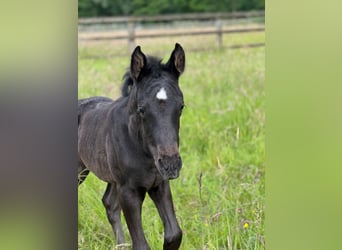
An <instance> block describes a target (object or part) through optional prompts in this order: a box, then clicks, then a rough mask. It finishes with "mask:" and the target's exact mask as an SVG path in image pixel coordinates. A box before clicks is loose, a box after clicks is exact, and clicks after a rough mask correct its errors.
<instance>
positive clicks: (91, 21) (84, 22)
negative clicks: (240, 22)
mask: <svg viewBox="0 0 342 250" xmlns="http://www.w3.org/2000/svg"><path fill="white" fill-rule="evenodd" d="M264 16H265V12H264V11H253V12H233V13H192V14H173V15H159V16H124V17H102V18H83V19H79V20H78V24H79V26H89V25H108V24H125V27H126V30H127V32H125V33H122V32H121V33H115V32H113V33H110V32H108V33H107V34H106V35H103V33H102V34H100V33H99V34H96V33H94V34H92V35H91V36H79V41H81V42H82V41H104V40H116V39H126V40H127V41H128V46H129V49H130V50H132V49H133V48H134V47H135V40H136V39H137V38H155V37H172V36H196V35H210V34H215V35H216V38H217V39H216V41H217V47H218V48H219V49H220V48H222V35H223V34H228V33H245V32H262V31H265V27H264V25H261V26H259V27H252V28H250V27H247V28H226V27H223V21H224V20H231V19H251V18H257V17H264ZM174 21H214V22H213V23H214V26H213V27H211V28H209V29H203V30H198V29H195V30H193V29H190V30H189V29H188V30H177V29H174V30H171V31H170V30H168V31H164V32H157V33H150V32H147V33H141V32H140V33H137V32H136V27H137V24H139V23H143V22H154V23H160V22H174ZM258 45H259V46H260V44H258ZM245 46H246V45H241V46H240V45H239V47H245ZM251 46H252V47H253V44H251Z"/></svg>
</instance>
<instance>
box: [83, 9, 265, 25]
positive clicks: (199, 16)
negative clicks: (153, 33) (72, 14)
mask: <svg viewBox="0 0 342 250" xmlns="http://www.w3.org/2000/svg"><path fill="white" fill-rule="evenodd" d="M264 16H265V11H249V12H222V13H189V14H170V15H157V16H121V17H92V18H81V19H79V20H78V24H80V25H94V24H112V23H128V22H143V21H150V22H163V21H180V20H215V19H240V18H253V17H264Z"/></svg>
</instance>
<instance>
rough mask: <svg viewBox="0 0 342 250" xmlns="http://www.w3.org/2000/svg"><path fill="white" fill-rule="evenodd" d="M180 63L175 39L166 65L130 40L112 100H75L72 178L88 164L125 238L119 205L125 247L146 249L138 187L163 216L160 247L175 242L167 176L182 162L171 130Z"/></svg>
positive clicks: (177, 233) (176, 116) (177, 232)
mask: <svg viewBox="0 0 342 250" xmlns="http://www.w3.org/2000/svg"><path fill="white" fill-rule="evenodd" d="M184 67H185V54H184V50H183V48H182V47H181V46H180V45H179V44H177V43H176V45H175V48H174V50H173V51H172V53H171V57H170V59H169V60H168V62H167V63H166V64H162V63H161V60H160V59H157V58H154V57H150V56H145V55H144V54H143V53H142V51H141V50H140V46H138V47H136V48H135V50H134V52H133V53H132V56H131V65H130V70H129V71H128V72H127V73H126V74H125V77H124V85H123V88H122V96H121V97H120V98H119V99H117V100H116V101H113V100H112V99H109V98H106V97H92V98H87V99H82V100H79V101H78V154H79V166H78V173H79V184H81V183H82V182H83V181H84V179H85V178H86V176H87V174H88V173H89V171H92V172H93V173H94V174H95V175H96V176H97V177H98V178H99V179H101V180H103V181H105V182H107V183H108V185H107V189H106V191H105V193H104V195H103V198H102V202H103V204H104V206H105V208H106V212H107V217H108V220H109V222H110V223H111V225H112V227H113V231H114V234H115V235H116V238H117V243H118V244H119V245H121V244H124V243H125V239H124V234H123V230H122V224H121V219H120V212H121V209H122V211H123V213H124V216H125V219H126V222H127V226H128V229H129V232H130V235H131V238H132V244H133V249H150V248H149V246H148V243H147V241H146V238H145V236H144V232H143V228H142V222H141V207H142V203H143V201H144V198H145V195H146V192H147V193H148V194H149V196H150V197H151V199H152V200H153V202H154V203H155V205H156V207H157V209H158V212H159V215H160V217H161V219H162V221H163V225H164V245H163V249H178V248H179V246H180V244H181V241H182V231H181V229H180V227H179V224H178V222H177V219H176V216H175V212H174V207H173V202H172V196H171V191H170V186H169V180H170V179H175V178H177V177H178V176H179V171H180V169H181V167H182V160H181V157H180V154H179V135H178V134H179V126H180V116H181V113H182V109H183V107H184V102H183V94H182V91H181V90H180V88H179V85H178V78H179V76H180V75H181V74H182V73H183V71H184Z"/></svg>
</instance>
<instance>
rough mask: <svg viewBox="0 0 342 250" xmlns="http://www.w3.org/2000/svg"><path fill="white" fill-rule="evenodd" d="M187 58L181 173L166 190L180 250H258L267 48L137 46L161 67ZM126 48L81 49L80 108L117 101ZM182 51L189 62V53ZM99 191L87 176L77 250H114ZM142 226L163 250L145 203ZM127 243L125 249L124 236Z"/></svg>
mask: <svg viewBox="0 0 342 250" xmlns="http://www.w3.org/2000/svg"><path fill="white" fill-rule="evenodd" d="M224 39H226V40H224V44H228V45H229V44H233V43H234V42H237V43H241V42H263V41H264V33H258V34H243V35H234V36H229V37H224ZM176 41H177V42H179V43H181V44H182V45H183V47H184V49H185V52H186V57H187V58H186V60H187V61H186V64H187V65H186V71H185V73H184V75H183V76H182V77H181V78H180V86H181V88H182V90H183V93H184V99H185V104H186V107H185V109H184V112H183V116H182V119H181V131H180V140H181V142H180V145H181V146H180V149H181V155H182V158H183V168H182V171H181V174H180V177H179V178H178V179H176V180H173V181H171V188H172V193H173V198H174V204H175V209H176V214H177V218H178V221H179V223H180V226H181V228H182V230H183V241H182V245H181V249H183V250H188V249H264V248H265V235H264V219H265V145H264V144H265V143H264V141H265V125H264V124H265V110H264V106H265V93H264V78H265V76H264V72H265V71H264V67H265V48H264V47H260V48H250V49H235V50H223V51H217V50H214V49H213V50H211V51H196V52H194V51H191V50H192V49H193V48H197V47H201V46H202V45H205V46H206V47H210V46H211V47H213V48H215V38H207V37H203V38H199V37H194V38H189V37H187V38H178V40H177V38H171V39H167V40H163V39H155V40H142V41H138V43H139V44H140V45H141V46H142V50H143V51H144V52H145V53H146V54H155V55H159V56H162V57H165V58H164V59H165V60H167V59H168V57H169V53H170V52H171V50H172V49H173V47H174V43H175V42H176ZM126 47H127V44H126V43H122V44H121V43H107V44H101V43H99V44H95V45H92V46H80V47H79V98H83V97H89V96H94V95H104V96H109V97H112V98H116V97H117V96H118V95H119V94H120V93H119V91H120V87H121V78H122V75H123V73H124V72H125V69H126V68H127V66H128V65H129V55H128V54H127V56H124V57H122V56H115V51H124V50H127V48H126ZM187 51H189V52H187ZM105 187H106V184H105V183H103V182H101V181H99V180H98V179H97V178H96V177H95V176H94V175H92V174H90V175H89V177H88V179H87V180H86V181H85V182H84V183H83V184H82V185H81V186H80V187H79V192H78V193H79V198H78V204H79V208H78V212H79V219H78V228H79V232H78V247H79V249H84V250H85V249H115V239H114V237H113V233H112V231H111V226H110V225H109V223H108V221H107V218H106V215H105V210H104V207H103V205H102V202H101V198H102V195H103V193H104V190H105ZM142 216H143V225H144V230H145V234H146V237H147V240H148V242H149V244H150V246H151V248H152V249H162V242H163V227H162V223H161V221H160V218H159V216H158V213H157V210H156V208H155V207H154V205H153V203H152V202H151V200H150V198H149V197H148V196H146V199H145V202H144V205H143V215H142ZM124 229H125V231H126V239H127V240H128V239H130V238H129V235H128V231H127V227H126V226H124Z"/></svg>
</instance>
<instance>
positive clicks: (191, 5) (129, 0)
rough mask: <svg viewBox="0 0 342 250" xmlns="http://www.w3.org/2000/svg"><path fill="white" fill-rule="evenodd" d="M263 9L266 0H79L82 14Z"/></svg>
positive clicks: (111, 14)
mask: <svg viewBox="0 0 342 250" xmlns="http://www.w3.org/2000/svg"><path fill="white" fill-rule="evenodd" d="M264 8H265V0H215V1H212V0H153V1H151V0H78V15H79V16H80V17H91V16H120V15H158V14H170V13H191V12H225V11H243V10H260V9H264Z"/></svg>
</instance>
